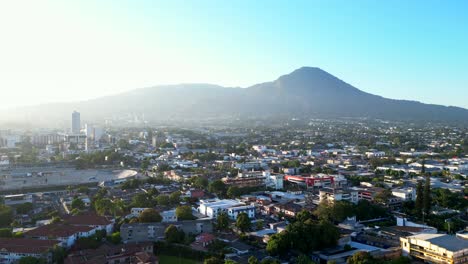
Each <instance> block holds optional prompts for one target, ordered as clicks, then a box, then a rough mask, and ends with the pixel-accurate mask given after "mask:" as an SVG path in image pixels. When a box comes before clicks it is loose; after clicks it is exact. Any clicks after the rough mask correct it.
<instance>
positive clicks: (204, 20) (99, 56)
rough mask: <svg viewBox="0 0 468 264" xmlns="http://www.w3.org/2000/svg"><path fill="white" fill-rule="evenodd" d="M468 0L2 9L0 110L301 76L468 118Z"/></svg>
mask: <svg viewBox="0 0 468 264" xmlns="http://www.w3.org/2000/svg"><path fill="white" fill-rule="evenodd" d="M466 12H468V2H467V1H455V0H453V1H432V0H424V1H416V0H415V1H407V0H400V1H399V0H392V1H376V0H361V1H348V0H342V1H334V0H323V1H313V0H304V1H301V0H295V1H283V0H259V1H250V0H236V1H218V0H193V1H191V0H183V1H180V0H171V1H162V0H161V1H154V0H151V1H143V0H141V1H131V0H129V1H119V0H110V1H106V0H99V1H97V0H80V1H68V0H43V1H35V0H30V1H25V0H15V1H0V34H1V35H0V36H1V37H0V98H1V100H0V108H2V107H15V106H20V105H32V104H43V103H49V102H68V101H77V100H86V99H92V98H97V97H101V96H105V95H112V94H117V93H121V92H124V91H128V90H132V89H135V88H141V87H148V86H153V85H159V84H177V83H213V84H219V85H223V86H235V87H238V86H240V87H248V86H250V85H253V84H256V83H260V82H265V81H272V80H275V79H276V78H278V77H279V76H280V75H283V74H287V73H289V72H292V71H293V70H294V69H297V68H299V67H302V66H313V67H319V68H322V69H324V70H326V71H328V72H329V73H331V74H333V75H335V76H337V77H338V78H340V79H342V80H344V81H346V82H348V83H350V84H352V85H353V86H355V87H357V88H359V89H361V90H363V91H366V92H369V93H373V94H377V95H381V96H384V97H389V98H396V99H409V100H417V101H422V102H426V103H437V104H443V105H454V106H460V107H465V108H468V26H467V25H468V16H467V15H466Z"/></svg>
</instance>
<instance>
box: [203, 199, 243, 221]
mask: <svg viewBox="0 0 468 264" xmlns="http://www.w3.org/2000/svg"><path fill="white" fill-rule="evenodd" d="M245 205H246V204H244V203H242V202H239V201H237V200H230V199H223V200H219V199H211V200H200V206H199V207H198V212H200V213H201V214H203V215H206V216H208V217H211V218H216V217H218V214H219V213H221V212H226V213H228V211H229V209H230V208H233V207H236V206H245ZM235 213H236V210H234V211H232V214H233V215H234V214H235Z"/></svg>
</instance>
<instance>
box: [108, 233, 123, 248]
mask: <svg viewBox="0 0 468 264" xmlns="http://www.w3.org/2000/svg"><path fill="white" fill-rule="evenodd" d="M107 241H110V242H111V243H112V244H115V245H117V244H119V243H120V242H121V241H122V238H121V237H120V232H114V233H112V234H111V235H110V236H108V237H107Z"/></svg>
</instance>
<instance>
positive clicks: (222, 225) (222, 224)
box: [216, 212, 229, 230]
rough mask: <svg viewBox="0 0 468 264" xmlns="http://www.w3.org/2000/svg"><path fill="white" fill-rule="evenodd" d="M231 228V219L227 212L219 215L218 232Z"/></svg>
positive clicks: (217, 219)
mask: <svg viewBox="0 0 468 264" xmlns="http://www.w3.org/2000/svg"><path fill="white" fill-rule="evenodd" d="M228 227H229V217H228V215H227V214H226V213H225V212H221V213H219V214H218V217H217V218H216V228H218V230H226V229H227V228H228Z"/></svg>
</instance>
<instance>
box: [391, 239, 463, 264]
mask: <svg viewBox="0 0 468 264" xmlns="http://www.w3.org/2000/svg"><path fill="white" fill-rule="evenodd" d="M400 243H401V249H402V253H403V255H404V256H411V257H413V258H416V259H419V260H421V261H423V262H426V263H444V264H445V263H457V264H458V263H460V264H462V263H468V240H466V239H464V238H462V237H458V236H453V235H446V234H419V235H414V236H409V237H402V238H400Z"/></svg>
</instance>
